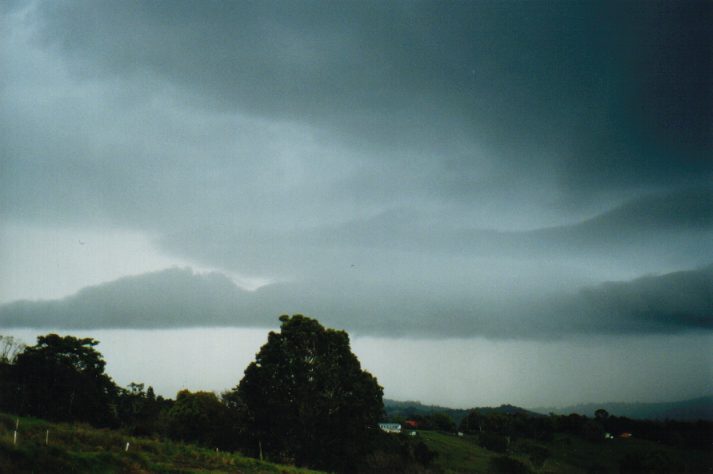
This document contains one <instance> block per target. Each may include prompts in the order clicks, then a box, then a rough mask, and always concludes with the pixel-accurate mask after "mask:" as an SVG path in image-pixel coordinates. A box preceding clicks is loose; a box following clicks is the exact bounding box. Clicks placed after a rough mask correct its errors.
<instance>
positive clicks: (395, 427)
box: [379, 423, 401, 433]
mask: <svg viewBox="0 0 713 474" xmlns="http://www.w3.org/2000/svg"><path fill="white" fill-rule="evenodd" d="M379 428H381V430H382V431H384V432H386V433H401V425H400V424H398V423H379Z"/></svg>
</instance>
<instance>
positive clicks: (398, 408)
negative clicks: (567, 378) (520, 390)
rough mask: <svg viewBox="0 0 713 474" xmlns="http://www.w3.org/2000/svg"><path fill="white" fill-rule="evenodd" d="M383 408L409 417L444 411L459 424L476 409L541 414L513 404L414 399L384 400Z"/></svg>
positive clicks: (389, 414)
mask: <svg viewBox="0 0 713 474" xmlns="http://www.w3.org/2000/svg"><path fill="white" fill-rule="evenodd" d="M384 410H385V411H386V416H387V417H390V418H391V417H403V418H409V417H412V416H416V415H430V414H433V413H446V414H447V415H448V416H450V417H451V419H452V420H453V421H454V422H455V424H456V425H458V424H460V422H461V420H462V419H463V418H465V417H466V416H467V415H468V413H470V412H471V411H473V410H478V411H480V412H482V413H505V414H515V413H522V414H525V415H530V416H542V414H541V413H537V412H534V411H530V410H526V409H524V408H520V407H516V406H513V405H500V406H499V407H474V408H467V409H464V408H448V407H442V406H439V405H424V404H423V403H421V402H416V401H405V402H401V401H397V400H389V399H385V400H384Z"/></svg>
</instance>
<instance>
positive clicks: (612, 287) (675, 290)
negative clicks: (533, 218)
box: [0, 265, 713, 339]
mask: <svg viewBox="0 0 713 474" xmlns="http://www.w3.org/2000/svg"><path fill="white" fill-rule="evenodd" d="M340 285H341V284H340V283H339V282H333V283H332V284H331V285H329V286H326V287H318V286H310V285H308V284H304V283H301V284H297V283H278V284H273V285H268V286H266V287H263V288H261V289H259V290H257V291H254V292H249V291H245V290H242V289H240V288H239V287H237V286H236V285H235V284H234V283H233V282H232V281H231V280H230V279H229V278H228V277H226V276H225V275H223V274H221V273H217V272H215V273H205V274H199V273H195V272H193V271H192V270H191V269H189V268H184V269H179V268H172V269H167V270H163V271H160V272H154V273H147V274H143V275H138V276H132V277H125V278H121V279H119V280H116V281H113V282H109V283H105V284H102V285H98V286H93V287H87V288H84V289H83V290H81V291H79V292H78V293H76V294H75V295H72V296H69V297H67V298H64V299H61V300H49V301H17V302H13V303H9V304H6V305H3V306H0V327H6V328H7V327H36V328H38V327H55V328H62V329H94V328H141V329H149V328H178V327H221V326H223V327H230V326H232V327H266V328H267V327H274V326H275V325H276V317H277V316H278V315H279V314H283V313H297V312H302V313H305V314H308V315H311V316H314V317H317V318H318V319H320V320H321V321H322V322H324V323H325V324H327V325H330V326H333V327H338V328H345V329H347V330H349V331H352V332H355V333H357V334H361V335H376V336H394V337H434V338H444V337H469V336H486V337H493V338H522V339H551V338H558V337H563V336H568V335H589V334H653V333H679V332H684V331H710V330H711V329H713V265H708V266H706V267H703V268H699V269H695V270H689V271H681V272H674V273H668V274H664V275H659V276H646V277H642V278H638V279H635V280H631V281H626V282H607V283H603V284H600V285H597V286H590V287H585V288H582V289H581V290H579V291H576V292H567V293H562V294H550V295H543V296H542V297H533V296H531V295H530V296H523V295H518V294H513V295H512V298H510V299H508V300H503V299H502V298H498V299H495V298H487V297H485V296H477V295H473V294H465V293H463V294H453V295H449V296H435V294H429V293H428V292H425V291H420V292H419V291H417V290H413V291H406V290H403V289H399V290H396V289H394V288H389V287H388V286H380V287H378V288H377V287H375V286H373V285H368V284H364V283H361V284H355V283H353V282H352V283H351V286H350V287H346V286H344V285H342V286H340Z"/></svg>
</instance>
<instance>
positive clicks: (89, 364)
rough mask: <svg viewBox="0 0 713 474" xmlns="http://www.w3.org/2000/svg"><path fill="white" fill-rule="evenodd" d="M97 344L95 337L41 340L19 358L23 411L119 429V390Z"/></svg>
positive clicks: (16, 370) (17, 371)
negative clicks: (115, 408)
mask: <svg viewBox="0 0 713 474" xmlns="http://www.w3.org/2000/svg"><path fill="white" fill-rule="evenodd" d="M97 344H99V342H98V341H95V340H94V339H89V338H86V339H79V338H76V337H72V336H64V337H60V336H58V335H57V334H48V335H46V336H38V337H37V344H36V345H34V346H31V347H28V348H26V349H25V350H24V351H23V352H21V353H20V354H18V356H17V358H16V361H15V364H14V368H13V369H14V370H13V372H14V376H15V379H16V381H17V385H18V391H19V394H18V398H19V410H18V411H19V412H20V413H22V414H28V415H33V416H38V417H41V418H46V419H49V420H59V421H72V420H79V421H86V422H89V423H92V424H95V425H100V426H108V425H113V424H115V423H116V417H115V414H114V411H113V406H112V403H113V401H114V399H115V397H116V392H117V387H116V385H115V384H114V382H113V381H112V380H111V378H109V376H108V375H106V374H105V373H104V366H105V364H106V363H105V362H104V358H103V357H102V355H101V354H100V353H99V352H98V351H97V350H96V349H95V348H94V347H95V346H96V345H97Z"/></svg>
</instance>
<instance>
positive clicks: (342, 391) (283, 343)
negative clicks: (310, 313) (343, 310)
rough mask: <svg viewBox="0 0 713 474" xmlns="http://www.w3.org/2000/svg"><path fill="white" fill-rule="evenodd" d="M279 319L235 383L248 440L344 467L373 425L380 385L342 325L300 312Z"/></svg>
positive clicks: (303, 459) (310, 461)
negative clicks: (326, 325)
mask: <svg viewBox="0 0 713 474" xmlns="http://www.w3.org/2000/svg"><path fill="white" fill-rule="evenodd" d="M280 321H281V323H282V324H281V327H280V332H279V333H276V332H270V333H269V335H268V341H267V343H266V344H265V345H264V346H262V348H261V349H260V352H259V353H258V354H257V355H256V357H255V361H254V362H252V363H251V364H250V365H249V366H248V367H247V369H246V370H245V376H244V378H243V379H242V380H241V382H240V384H239V385H238V386H237V387H236V389H235V390H236V392H237V395H238V396H239V397H240V399H241V400H242V401H243V402H244V404H245V406H246V408H247V412H248V417H247V419H248V421H247V422H248V424H249V426H248V430H247V431H248V433H251V434H252V436H253V437H254V438H253V446H255V447H257V446H258V445H259V446H260V447H261V448H262V449H263V450H264V452H265V453H266V454H267V455H269V456H271V457H273V458H277V459H280V460H292V461H294V462H295V463H297V464H298V465H307V466H313V467H319V468H328V469H338V470H349V469H350V467H351V466H353V465H354V464H355V463H356V462H357V460H358V459H359V458H360V457H361V456H362V455H363V454H364V453H365V452H366V451H367V450H368V449H369V443H370V441H371V440H372V439H373V438H374V436H375V435H376V433H377V432H378V428H377V424H378V421H379V418H380V417H381V416H382V413H383V389H382V387H381V386H379V384H378V383H377V380H376V379H375V378H374V377H373V376H372V375H371V374H369V373H368V372H367V371H365V370H362V368H361V365H360V363H359V360H358V359H357V357H356V356H355V355H354V354H353V353H352V352H351V349H350V346H349V336H348V335H347V333H346V332H344V331H338V330H333V329H325V328H324V327H322V325H320V323H319V322H318V321H316V320H314V319H311V318H307V317H304V316H302V315H295V316H292V317H289V316H281V317H280Z"/></svg>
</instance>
